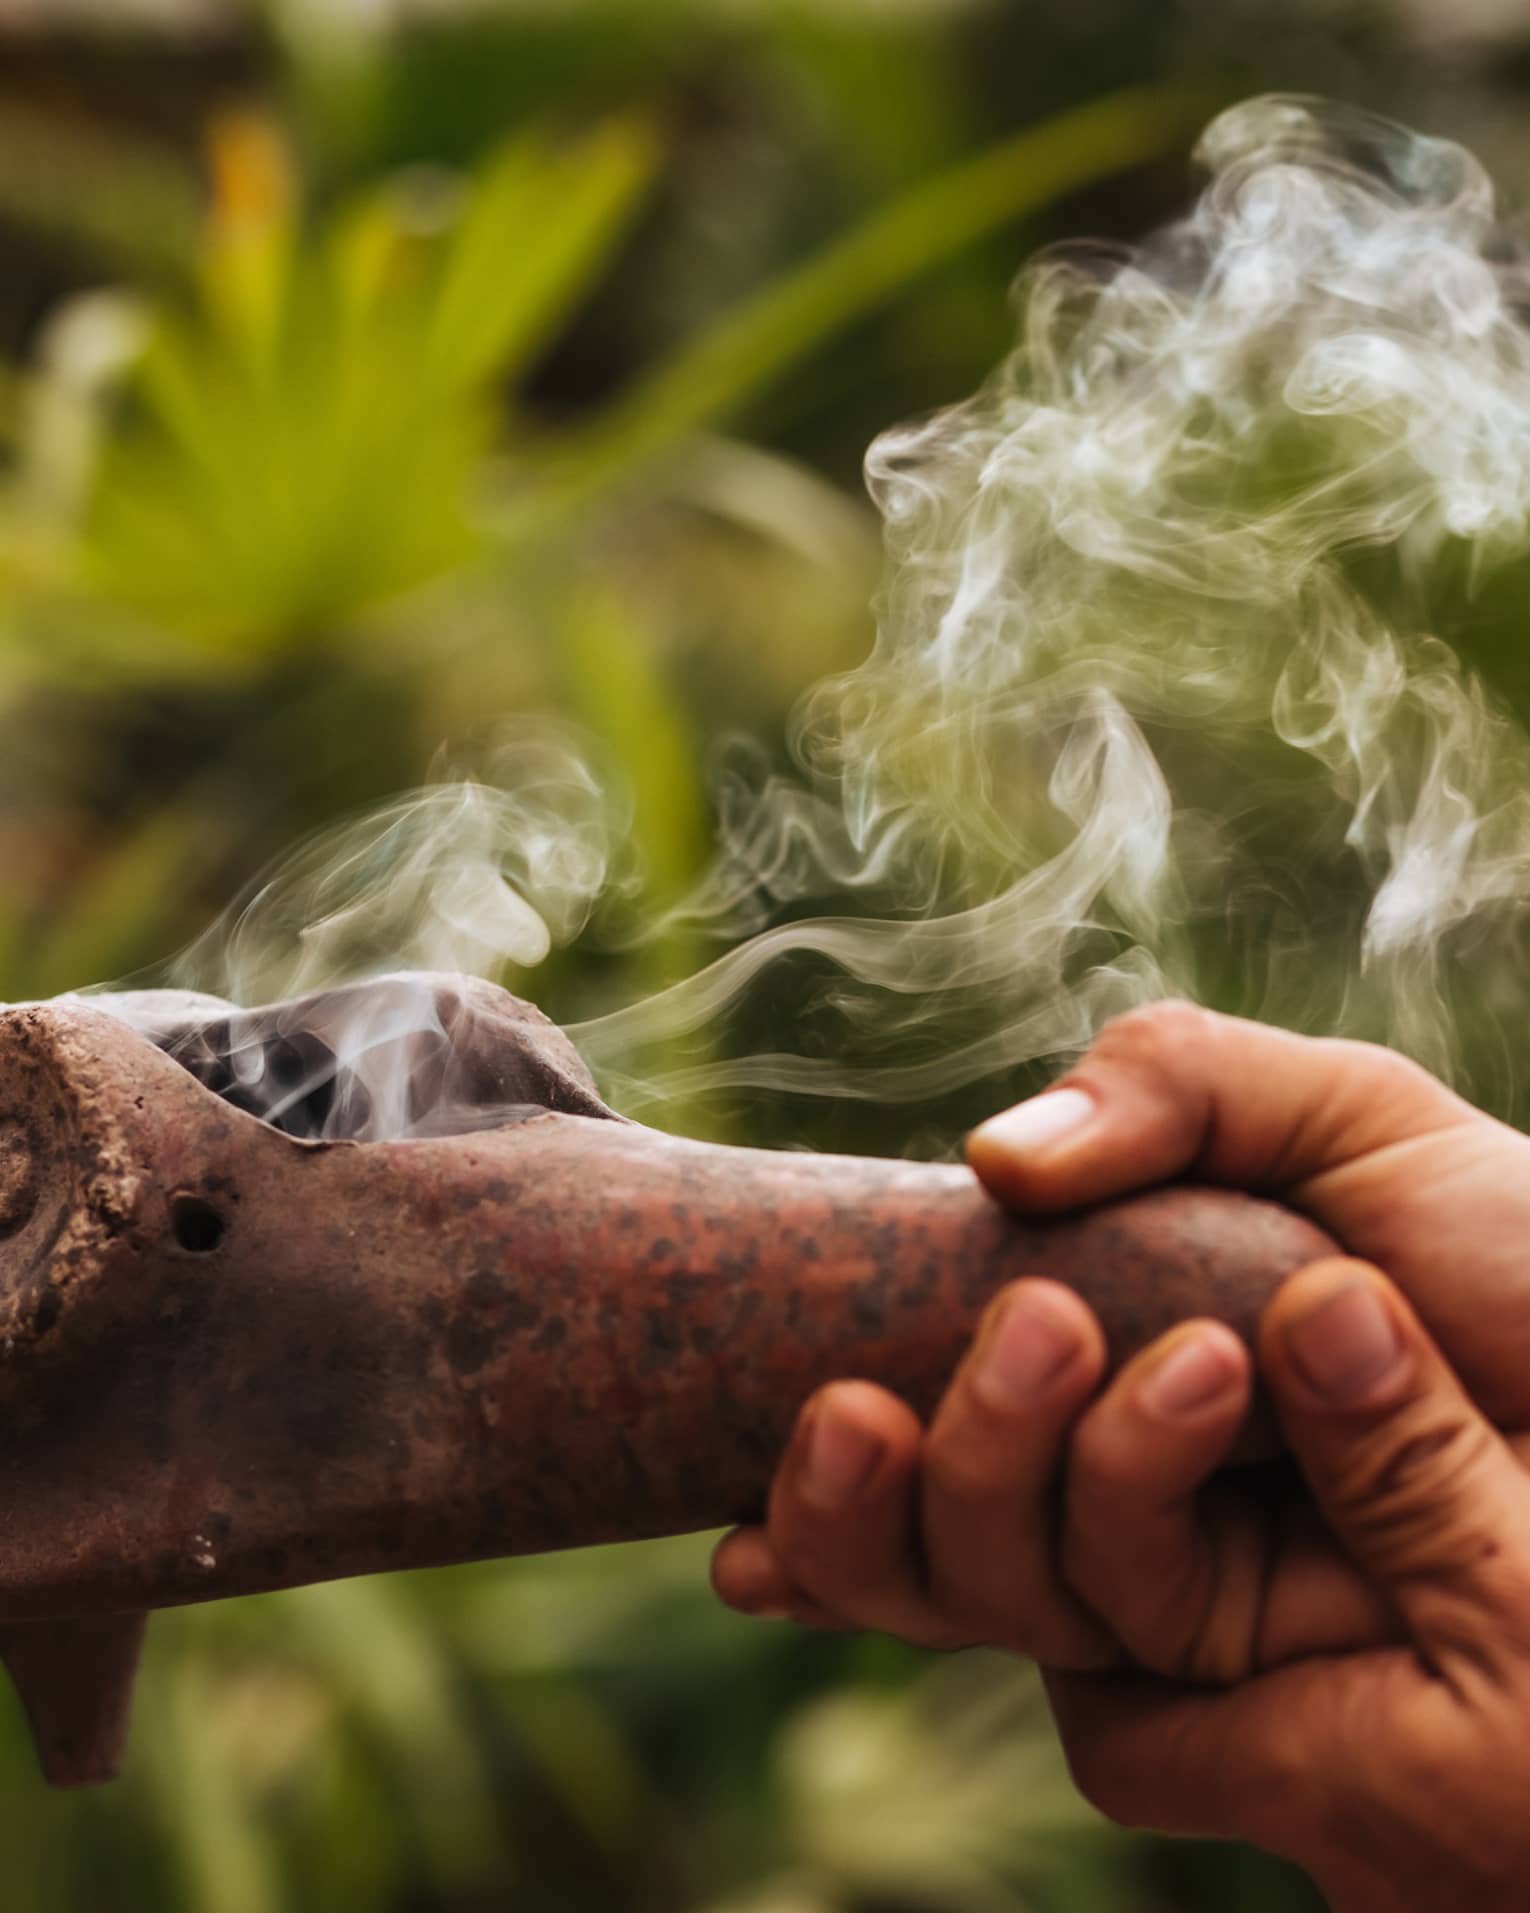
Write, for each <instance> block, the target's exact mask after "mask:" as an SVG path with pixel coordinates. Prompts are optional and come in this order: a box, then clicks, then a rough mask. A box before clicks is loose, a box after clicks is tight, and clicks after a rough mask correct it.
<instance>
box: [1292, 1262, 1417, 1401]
mask: <svg viewBox="0 0 1530 1913" xmlns="http://www.w3.org/2000/svg"><path fill="white" fill-rule="evenodd" d="M1286 1344H1287V1347H1288V1348H1289V1349H1290V1351H1291V1356H1292V1359H1293V1360H1294V1361H1295V1363H1296V1366H1297V1367H1298V1368H1299V1369H1300V1370H1301V1373H1302V1376H1303V1378H1304V1379H1305V1381H1306V1382H1307V1385H1308V1386H1309V1387H1310V1388H1311V1389H1312V1391H1313V1392H1314V1394H1317V1395H1321V1396H1323V1397H1324V1398H1325V1399H1326V1400H1328V1401H1331V1402H1355V1401H1359V1400H1361V1399H1362V1398H1363V1397H1364V1396H1365V1395H1366V1394H1368V1393H1369V1392H1370V1390H1371V1389H1373V1388H1374V1387H1375V1386H1376V1385H1377V1383H1378V1382H1380V1381H1381V1380H1383V1378H1384V1377H1385V1376H1386V1375H1387V1374H1388V1373H1389V1372H1390V1371H1391V1370H1393V1369H1394V1368H1396V1367H1398V1366H1399V1365H1400V1363H1401V1359H1402V1353H1403V1344H1402V1339H1401V1337H1400V1336H1399V1335H1398V1332H1397V1324H1396V1323H1395V1322H1394V1321H1393V1319H1392V1314H1391V1311H1390V1310H1389V1309H1388V1308H1387V1307H1386V1305H1385V1303H1384V1302H1383V1301H1382V1300H1381V1298H1380V1296H1379V1295H1377V1293H1376V1291H1375V1290H1374V1289H1373V1288H1371V1287H1370V1286H1369V1285H1368V1284H1367V1283H1364V1282H1356V1283H1353V1284H1352V1285H1351V1286H1350V1287H1349V1288H1346V1289H1340V1291H1339V1292H1338V1294H1337V1295H1331V1296H1329V1298H1328V1300H1327V1301H1326V1302H1320V1303H1319V1304H1318V1305H1317V1307H1316V1308H1315V1309H1312V1310H1310V1311H1309V1312H1308V1313H1307V1314H1306V1315H1304V1316H1301V1317H1300V1318H1299V1319H1298V1320H1297V1321H1295V1322H1293V1323H1292V1325H1291V1327H1290V1329H1289V1330H1288V1331H1287V1334H1286Z"/></svg>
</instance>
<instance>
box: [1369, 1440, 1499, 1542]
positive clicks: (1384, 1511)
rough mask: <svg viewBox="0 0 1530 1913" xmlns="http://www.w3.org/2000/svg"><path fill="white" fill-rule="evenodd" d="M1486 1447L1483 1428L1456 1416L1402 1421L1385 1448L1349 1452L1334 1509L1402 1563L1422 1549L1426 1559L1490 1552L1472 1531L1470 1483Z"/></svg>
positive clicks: (1484, 1537)
mask: <svg viewBox="0 0 1530 1913" xmlns="http://www.w3.org/2000/svg"><path fill="white" fill-rule="evenodd" d="M1493 1440H1494V1437H1493V1435H1492V1432H1491V1430H1490V1429H1489V1428H1488V1426H1487V1424H1486V1423H1485V1422H1483V1421H1482V1420H1481V1419H1480V1418H1479V1417H1477V1416H1475V1415H1473V1414H1471V1413H1470V1412H1468V1411H1466V1410H1464V1409H1462V1410H1455V1411H1447V1412H1445V1413H1432V1414H1428V1415H1423V1414H1419V1415H1414V1416H1412V1417H1409V1418H1408V1420H1407V1421H1406V1422H1405V1423H1404V1424H1403V1425H1402V1426H1401V1427H1399V1428H1398V1429H1396V1430H1395V1431H1389V1434H1388V1438H1387V1439H1386V1440H1385V1441H1383V1442H1381V1443H1378V1444H1375V1445H1370V1444H1366V1445H1363V1446H1361V1447H1359V1448H1358V1449H1357V1451H1356V1453H1355V1456H1354V1458H1353V1460H1352V1461H1351V1462H1350V1464H1349V1466H1348V1467H1347V1468H1346V1470H1345V1471H1344V1473H1343V1475H1342V1476H1341V1477H1340V1479H1339V1481H1338V1483H1337V1484H1336V1491H1335V1499H1336V1501H1337V1502H1338V1504H1339V1509H1340V1511H1341V1513H1342V1514H1343V1516H1344V1517H1345V1518H1346V1519H1347V1521H1348V1522H1349V1523H1350V1524H1351V1525H1352V1526H1353V1527H1354V1528H1355V1529H1357V1530H1359V1531H1360V1532H1362V1533H1363V1534H1364V1535H1365V1536H1366V1537H1367V1538H1368V1539H1369V1540H1370V1541H1371V1542H1372V1543H1373V1544H1377V1545H1382V1546H1385V1547H1386V1549H1387V1551H1388V1552H1389V1553H1391V1554H1393V1555H1394V1556H1395V1557H1396V1558H1398V1559H1399V1560H1400V1561H1402V1562H1404V1563H1405V1562H1406V1561H1407V1560H1408V1559H1409V1558H1410V1557H1411V1556H1413V1555H1414V1554H1415V1553H1416V1552H1418V1551H1419V1550H1421V1549H1423V1548H1425V1547H1427V1548H1428V1550H1429V1552H1430V1553H1431V1555H1434V1556H1438V1555H1439V1554H1440V1553H1441V1552H1442V1551H1444V1550H1446V1549H1449V1550H1450V1551H1451V1552H1452V1553H1459V1552H1460V1550H1461V1549H1462V1548H1467V1549H1469V1550H1470V1551H1471V1552H1472V1554H1473V1555H1474V1556H1475V1555H1477V1554H1480V1553H1482V1552H1487V1551H1491V1550H1493V1549H1494V1548H1495V1547H1496V1541H1495V1539H1494V1537H1493V1536H1492V1535H1491V1534H1489V1533H1487V1532H1486V1531H1485V1529H1484V1530H1482V1531H1479V1528H1480V1517H1479V1516H1478V1515H1477V1514H1476V1513H1475V1509H1476V1507H1477V1505H1478V1503H1479V1500H1480V1498H1479V1497H1478V1496H1476V1495H1475V1494H1473V1492H1472V1484H1473V1482H1474V1480H1475V1478H1476V1477H1478V1476H1479V1475H1480V1474H1481V1472H1482V1469H1483V1466H1484V1464H1485V1463H1486V1461H1487V1460H1488V1458H1489V1454H1490V1451H1491V1448H1492V1444H1493ZM1484 1511H1485V1510H1484Z"/></svg>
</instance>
